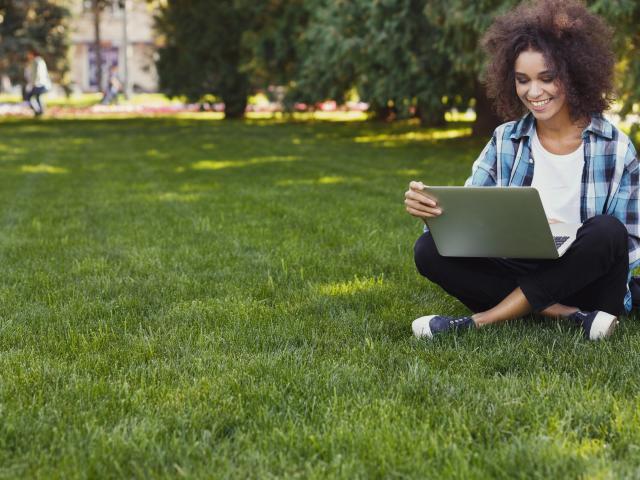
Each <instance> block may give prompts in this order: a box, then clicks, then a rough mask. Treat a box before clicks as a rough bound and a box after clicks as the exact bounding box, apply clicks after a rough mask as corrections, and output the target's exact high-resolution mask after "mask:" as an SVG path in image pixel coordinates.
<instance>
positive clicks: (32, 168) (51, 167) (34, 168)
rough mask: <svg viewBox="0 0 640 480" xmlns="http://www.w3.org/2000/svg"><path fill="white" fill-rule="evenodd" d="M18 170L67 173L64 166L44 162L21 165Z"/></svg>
mask: <svg viewBox="0 0 640 480" xmlns="http://www.w3.org/2000/svg"><path fill="white" fill-rule="evenodd" d="M20 171H21V172H25V173H51V174H60V173H69V170H68V169H66V168H63V167H56V166H54V165H46V164H44V163H40V164H38V165H22V166H21V167H20Z"/></svg>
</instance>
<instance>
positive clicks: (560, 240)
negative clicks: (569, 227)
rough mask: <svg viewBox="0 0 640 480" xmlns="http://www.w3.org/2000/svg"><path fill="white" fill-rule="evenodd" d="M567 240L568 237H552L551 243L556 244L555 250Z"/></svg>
mask: <svg viewBox="0 0 640 480" xmlns="http://www.w3.org/2000/svg"><path fill="white" fill-rule="evenodd" d="M567 240H569V237H553V241H554V242H556V248H560V247H561V246H562V244H563V243H564V242H566V241H567Z"/></svg>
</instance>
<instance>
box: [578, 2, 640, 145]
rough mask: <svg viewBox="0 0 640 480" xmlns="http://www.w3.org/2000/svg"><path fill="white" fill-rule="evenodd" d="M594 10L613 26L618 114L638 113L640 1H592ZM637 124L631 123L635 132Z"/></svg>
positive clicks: (639, 95)
mask: <svg viewBox="0 0 640 480" xmlns="http://www.w3.org/2000/svg"><path fill="white" fill-rule="evenodd" d="M590 7H591V9H592V10H593V11H595V12H597V13H599V14H601V15H602V16H604V17H605V18H606V19H607V20H608V21H609V23H610V24H611V25H612V26H613V28H614V32H615V36H614V38H613V44H614V46H615V48H616V53H617V54H618V59H619V60H620V63H619V66H618V71H617V82H618V85H617V87H618V98H619V100H620V101H621V107H622V108H621V111H620V113H621V114H622V115H623V116H625V115H627V114H629V113H632V112H634V106H635V108H636V111H635V113H636V114H640V110H638V109H637V108H638V105H639V104H640V27H639V25H640V2H638V0H616V1H610V0H592V1H591V2H590ZM639 129H640V124H638V123H636V124H635V125H634V133H635V132H637V131H638V130H639Z"/></svg>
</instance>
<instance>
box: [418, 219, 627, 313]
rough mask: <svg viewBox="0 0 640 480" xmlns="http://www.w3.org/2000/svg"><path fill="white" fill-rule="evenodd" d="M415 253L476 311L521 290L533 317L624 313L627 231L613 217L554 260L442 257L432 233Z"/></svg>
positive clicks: (593, 223)
mask: <svg viewBox="0 0 640 480" xmlns="http://www.w3.org/2000/svg"><path fill="white" fill-rule="evenodd" d="M414 252H415V261H416V266H417V267H418V271H419V272H420V273H421V274H422V275H424V276H425V277H427V278H428V279H429V280H431V281H432V282H434V283H436V284H438V285H440V286H441V287H442V288H443V289H444V290H445V291H446V292H447V293H449V294H450V295H453V296H454V297H456V298H457V299H458V300H460V301H461V302H462V303H463V304H464V305H466V306H467V307H468V308H469V309H470V310H471V311H473V312H482V311H485V310H488V309H490V308H492V307H494V306H496V305H497V304H498V303H500V301H502V300H503V299H504V298H505V297H506V296H507V295H509V293H511V292H512V291H513V290H514V289H515V288H517V287H520V288H521V289H522V292H523V293H524V295H525V297H526V298H527V300H528V301H529V303H530V304H531V306H532V308H533V311H534V312H540V311H542V310H544V309H545V308H547V307H549V306H551V305H553V304H554V303H561V304H564V305H568V306H572V307H578V308H580V309H581V310H585V311H593V310H601V311H604V312H607V313H610V314H613V315H621V314H623V313H624V312H625V309H624V296H625V294H626V291H627V275H628V271H629V251H628V232H627V229H626V227H625V226H624V225H623V224H622V222H620V221H619V220H618V219H616V218H615V217H612V216H609V215H600V216H596V217H593V218H590V219H589V220H587V221H586V222H585V223H584V224H583V225H582V227H581V228H580V230H578V235H577V237H576V240H575V241H574V243H573V244H572V245H571V247H569V249H568V250H567V252H565V254H564V255H563V256H562V257H560V258H558V259H554V260H517V259H502V258H460V257H443V256H441V255H440V254H439V253H438V251H437V249H436V246H435V243H434V241H433V239H432V238H431V234H430V233H428V232H427V233H425V234H423V235H422V236H421V237H420V238H419V239H418V241H417V242H416V244H415V249H414Z"/></svg>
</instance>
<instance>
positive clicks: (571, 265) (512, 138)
mask: <svg viewBox="0 0 640 480" xmlns="http://www.w3.org/2000/svg"><path fill="white" fill-rule="evenodd" d="M611 38H612V33H611V29H610V28H609V27H608V26H607V25H606V23H605V22H604V20H603V19H602V18H600V17H598V16H597V15H595V14H593V13H590V12H589V11H588V10H587V8H586V7H585V6H584V4H582V3H581V2H579V1H577V0H537V1H534V2H528V1H527V2H524V3H522V4H521V5H520V6H519V7H517V8H515V9H513V10H511V11H510V12H508V13H506V14H504V15H502V16H500V17H498V18H497V19H496V20H495V21H494V23H493V25H492V26H491V28H490V29H489V30H488V32H487V33H486V35H485V37H484V42H483V44H484V46H485V48H486V50H487V52H488V54H489V63H488V68H487V89H488V94H489V97H490V98H493V99H494V101H495V104H496V109H497V111H498V113H499V114H501V115H502V116H503V117H504V118H505V120H511V121H509V122H507V123H504V124H502V125H500V126H499V127H498V128H497V129H496V130H495V132H494V134H493V137H492V138H491V140H490V141H489V143H488V144H487V145H486V147H485V148H484V150H483V151H482V152H481V153H480V156H479V157H478V159H477V160H476V162H475V163H474V164H473V169H472V173H471V177H470V178H469V180H467V185H470V186H476V187H495V186H501V187H524V186H532V187H535V188H536V189H537V190H538V192H539V194H540V198H541V200H542V205H543V207H544V210H545V213H546V215H547V218H548V219H549V223H555V222H564V223H568V224H581V227H580V229H579V230H578V233H577V237H576V240H575V242H574V243H573V244H572V245H571V247H570V248H569V249H568V250H567V251H566V253H565V254H564V255H563V256H562V257H560V258H558V259H555V260H518V259H506V258H462V257H444V256H441V255H440V254H439V253H438V250H437V248H436V245H435V243H434V240H433V238H432V236H431V234H430V233H429V232H428V231H427V232H425V233H424V234H423V235H422V236H421V237H420V238H419V239H418V240H417V242H416V244H415V250H414V253H415V263H416V266H417V268H418V271H419V272H420V273H421V274H422V275H423V276H425V277H426V278H428V279H429V280H431V281H432V282H434V283H436V284H438V285H439V286H440V287H442V288H443V289H444V290H445V291H446V292H448V293H449V294H450V295H452V296H454V297H456V298H457V299H458V300H460V301H461V302H462V303H463V304H464V305H466V306H467V307H468V308H469V310H471V312H472V314H470V315H467V316H462V317H458V318H455V317H454V318H452V317H447V316H443V315H427V316H423V317H420V318H418V319H416V320H415V321H414V322H413V324H412V327H413V332H414V334H415V335H416V336H418V337H428V338H431V337H432V336H434V335H438V334H440V333H441V332H444V331H447V330H462V329H468V328H476V327H482V326H484V325H489V324H494V323H498V322H504V321H507V320H511V319H514V318H518V317H521V316H523V315H526V314H528V313H530V312H535V313H539V314H541V315H544V316H549V317H554V318H558V317H561V318H565V319H567V320H568V322H570V323H573V324H575V325H577V326H580V327H581V328H582V331H583V332H584V335H585V337H586V338H588V339H592V340H595V339H600V338H604V337H607V336H609V335H610V334H611V333H612V332H613V330H614V328H615V326H616V324H617V320H616V317H617V316H619V315H623V314H625V313H627V312H629V311H630V310H631V307H632V298H631V294H630V291H629V287H628V282H629V272H630V271H632V270H633V269H634V268H635V267H637V266H638V265H640V185H639V174H640V170H639V166H638V158H637V154H636V151H635V149H634V147H633V144H632V143H631V141H630V139H629V138H628V137H627V135H625V134H624V133H623V132H622V131H620V130H619V129H617V128H616V127H615V126H614V125H612V124H611V123H610V122H608V121H607V120H606V119H605V118H604V117H603V112H604V111H605V110H606V109H607V108H608V107H609V105H610V103H611V99H612V90H613V72H614V67H615V57H614V54H613V52H612V51H611ZM423 189H424V185H423V184H422V182H411V184H410V186H409V190H408V191H407V192H406V193H405V204H406V209H407V211H408V212H409V214H411V215H413V216H415V217H418V218H422V219H429V218H432V217H436V216H439V215H446V212H444V213H443V211H442V210H440V208H439V206H438V204H437V202H436V201H435V199H434V198H431V197H428V196H426V195H423V194H422V193H420V191H422V190H423Z"/></svg>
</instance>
